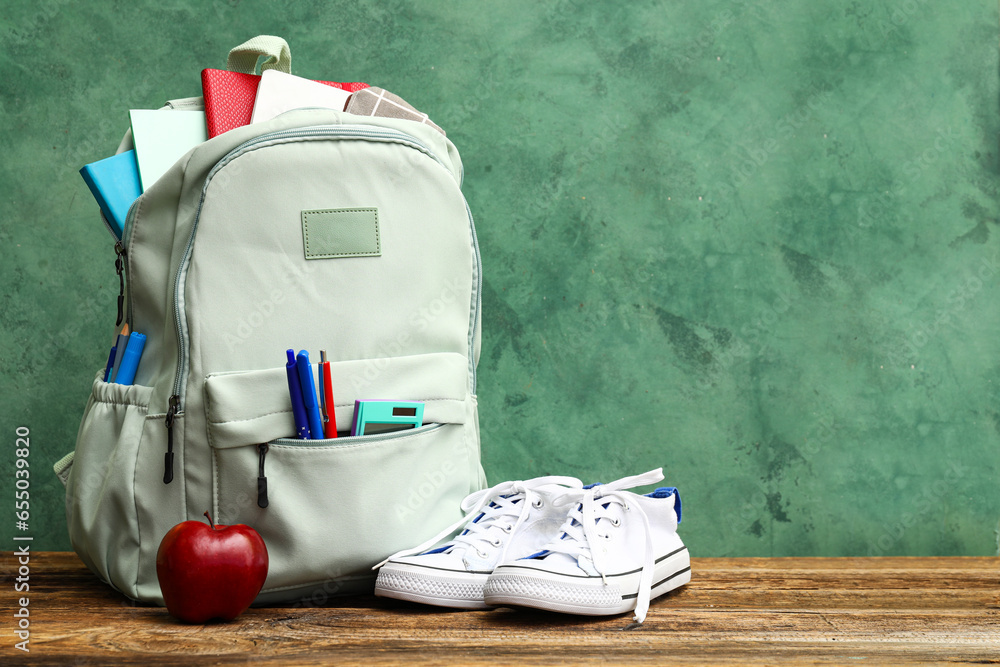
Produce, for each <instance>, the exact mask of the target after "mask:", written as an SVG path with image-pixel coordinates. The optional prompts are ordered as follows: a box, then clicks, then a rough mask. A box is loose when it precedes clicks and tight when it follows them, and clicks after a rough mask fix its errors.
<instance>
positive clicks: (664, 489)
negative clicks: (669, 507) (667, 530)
mask: <svg viewBox="0 0 1000 667" xmlns="http://www.w3.org/2000/svg"><path fill="white" fill-rule="evenodd" d="M646 496H647V497H649V498H669V497H670V496H673V497H674V512H676V513H677V523H680V522H681V492H680V491H678V490H677V488H676V487H673V486H661V487H660V488H658V489H657V490H656V491H653V492H652V493H647V494H646Z"/></svg>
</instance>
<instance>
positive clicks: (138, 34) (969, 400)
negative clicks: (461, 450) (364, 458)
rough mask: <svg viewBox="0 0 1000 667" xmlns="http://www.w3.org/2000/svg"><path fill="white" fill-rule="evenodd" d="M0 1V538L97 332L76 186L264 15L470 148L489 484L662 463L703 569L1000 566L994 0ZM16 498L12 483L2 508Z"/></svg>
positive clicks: (42, 505) (307, 52)
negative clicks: (946, 562)
mask: <svg viewBox="0 0 1000 667" xmlns="http://www.w3.org/2000/svg"><path fill="white" fill-rule="evenodd" d="M288 5H289V7H287V8H286V7H285V3H274V2H265V1H263V0H242V1H241V0H227V1H221V0H213V1H203V2H195V1H194V0H173V1H168V2H164V1H163V0H157V1H156V2H150V1H148V0H140V1H137V2H129V3H117V2H116V3H110V2H87V3H82V2H69V1H68V0H36V1H35V2H34V3H27V2H4V3H3V12H2V16H3V18H2V19H0V26H2V29H0V44H2V54H0V71H2V72H3V77H2V81H0V104H2V108H0V117H2V119H3V133H2V137H0V139H2V155H3V160H2V161H0V192H2V198H0V216H2V232H0V241H2V247H3V249H4V255H5V261H3V262H2V263H0V276H2V278H0V279H2V282H3V286H4V289H3V301H2V310H0V320H2V333H0V371H2V374H3V375H2V385H0V392H2V396H0V400H2V406H3V407H2V414H3V429H2V431H0V434H2V435H0V446H2V447H3V449H4V454H3V456H2V458H0V465H2V472H0V474H2V478H3V483H2V488H3V493H0V516H6V517H7V518H6V519H3V520H0V539H3V541H4V543H5V545H6V546H3V547H2V548H3V549H11V548H13V544H14V543H13V542H12V541H11V537H12V535H13V534H15V533H16V532H17V531H16V529H15V526H14V518H13V513H14V509H13V475H14V472H13V466H14V451H13V450H14V438H15V428H16V427H18V426H26V427H28V428H30V430H31V438H32V440H31V442H32V445H31V447H32V449H31V456H30V462H31V468H30V471H31V475H32V477H31V484H32V486H31V493H32V496H31V498H32V515H31V522H30V528H29V531H28V534H31V535H32V536H33V537H34V538H35V542H34V545H35V548H38V549H67V548H69V541H68V538H67V537H66V531H65V523H64V520H63V517H62V505H61V502H62V501H61V486H60V485H59V483H58V481H57V480H56V479H55V477H54V476H53V475H52V474H51V472H50V467H51V464H52V462H54V461H55V460H56V459H58V458H59V457H60V456H62V454H64V453H66V452H67V451H69V450H70V449H71V448H72V446H73V440H74V437H75V433H76V427H77V424H78V423H79V417H80V414H81V411H82V409H83V406H84V403H85V399H86V397H87V394H88V391H89V385H90V380H91V378H92V377H93V372H94V369H95V368H96V367H98V366H100V365H101V364H102V363H103V362H104V360H105V357H104V355H105V354H106V351H107V346H108V343H109V341H110V339H111V330H112V327H113V323H114V314H115V313H114V310H115V294H116V292H117V278H116V276H115V272H114V253H113V252H112V248H111V246H110V244H109V242H108V236H107V233H106V231H105V230H104V229H103V227H102V225H101V223H100V221H99V219H98V217H97V212H96V206H95V205H94V203H93V200H92V199H91V197H90V195H89V193H88V191H87V189H86V187H85V185H84V184H83V181H82V180H81V178H80V177H79V175H78V173H77V170H78V169H79V167H80V166H81V165H82V164H84V163H86V162H90V161H93V160H96V159H99V158H101V157H105V156H106V155H109V154H111V153H112V152H113V151H114V149H115V147H116V146H117V144H118V141H119V139H120V137H121V134H122V132H123V131H124V129H125V128H126V127H127V124H128V117H127V110H128V109H129V108H130V107H137V108H143V107H145V108H152V107H156V106H159V105H160V104H162V103H163V102H164V101H165V100H166V99H169V98H175V97H185V96H190V95H197V94H200V80H199V72H200V70H201V69H202V68H204V67H222V66H224V63H225V55H226V53H227V51H228V49H229V48H230V47H232V46H235V45H236V44H238V43H240V42H242V41H244V40H246V39H247V38H249V37H251V36H253V35H255V34H262V33H267V34H277V35H281V36H283V37H285V38H286V39H287V40H288V41H289V43H290V44H291V48H292V55H293V60H292V63H293V72H294V73H296V74H300V75H302V76H307V77H312V78H328V79H334V80H362V81H368V82H371V83H374V84H377V85H380V86H383V87H385V88H387V89H389V90H392V91H393V92H396V93H398V94H400V95H402V96H403V97H404V98H405V99H407V100H408V101H410V102H412V103H413V104H415V105H416V106H417V107H419V108H420V109H421V110H424V111H427V112H428V113H429V114H430V115H431V117H432V119H434V120H435V121H436V122H438V123H439V124H440V125H442V126H443V127H445V128H446V129H447V130H448V132H449V136H450V137H451V138H452V139H453V140H454V141H455V143H456V144H457V145H458V147H459V149H460V150H461V151H462V154H463V157H464V160H465V166H466V177H465V192H466V195H467V197H468V199H469V202H470V205H471V206H472V209H473V212H474V213H475V216H476V221H477V227H478V231H479V240H480V244H481V248H482V254H483V258H484V264H485V273H486V284H485V298H484V304H483V309H484V310H483V315H484V320H483V324H484V326H483V332H484V337H483V340H484V342H483V355H482V360H481V364H480V375H479V377H480V385H479V396H480V417H481V425H482V434H483V450H484V451H483V453H484V463H485V466H486V470H487V473H488V475H489V478H490V480H491V481H492V482H497V481H502V480H504V479H511V478H518V477H531V476H535V475H540V474H544V473H552V474H573V475H578V476H580V477H582V478H583V479H584V480H585V481H595V480H610V479H614V478H617V477H620V476H623V475H626V474H633V473H638V472H642V471H645V470H647V469H650V468H653V467H658V466H663V468H664V470H665V472H666V474H667V477H668V482H669V483H672V484H675V485H677V486H679V487H680V489H681V491H682V495H683V497H684V500H685V522H684V524H683V526H682V530H683V534H684V536H685V538H686V540H687V542H688V543H689V545H690V546H691V550H692V552H693V553H694V554H695V555H698V556H723V555H741V556H742V555H778V556H781V555H882V554H884V555H891V554H911V555H936V554H941V555H951V554H995V553H997V550H998V530H1000V493H998V486H1000V485H998V481H1000V386H998V383H1000V373H998V370H1000V336H998V335H997V331H998V330H1000V308H998V307H997V303H998V296H1000V289H998V283H1000V229H998V222H1000V192H998V180H997V177H998V158H997V148H998V144H997V139H998V129H1000V104H998V98H1000V88H998V82H1000V77H998V73H1000V62H998V24H1000V21H998V7H997V3H996V1H995V0H961V1H958V0H950V1H947V2H945V1H941V2H930V0H895V1H874V2H846V1H845V2H838V1H834V0H794V1H788V2H778V1H776V0H774V1H769V0H760V1H750V0H745V1H743V0H733V1H729V2H724V1H720V0H706V1H705V2H681V1H680V0H674V1H669V2H641V1H639V2H631V3H621V2H617V1H609V0H605V1H600V2H594V1H591V2H583V1H580V2H574V1H572V0H554V1H541V2H539V1H535V0H532V1H530V2H529V1H527V0H520V1H518V2H506V1H505V2H503V3H501V2H492V3H490V2H461V3H456V4H455V5H453V4H452V3H418V2H372V1H367V0H363V1H352V2H342V1H340V0H324V1H322V2H295V3H288ZM4 503H8V505H6V508H5V505H4Z"/></svg>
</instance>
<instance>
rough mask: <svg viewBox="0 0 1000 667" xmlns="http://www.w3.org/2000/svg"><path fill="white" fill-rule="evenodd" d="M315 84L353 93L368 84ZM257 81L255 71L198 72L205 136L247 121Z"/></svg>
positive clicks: (216, 133)
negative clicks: (202, 101) (203, 98)
mask: <svg viewBox="0 0 1000 667" xmlns="http://www.w3.org/2000/svg"><path fill="white" fill-rule="evenodd" d="M318 83H324V84H326V85H328V86H333V87H334V88H340V89H341V90H346V91H347V92H349V93H356V92H358V91H359V90H361V89H363V88H367V87H368V84H367V83H360V82H354V83H337V82H334V81H319V82H318ZM259 84H260V75H259V74H243V73H241V72H230V71H227V70H224V69H204V70H202V71H201V89H202V94H203V95H204V96H205V119H206V121H207V122H208V138H209V139H211V138H212V137H215V136H218V135H220V134H222V133H223V132H228V131H229V130H232V129H234V128H237V127H242V126H244V125H249V124H250V117H251V116H252V115H253V103H254V101H255V100H256V99H257V86H258V85H259Z"/></svg>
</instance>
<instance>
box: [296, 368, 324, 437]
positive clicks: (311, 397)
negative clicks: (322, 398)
mask: <svg viewBox="0 0 1000 667" xmlns="http://www.w3.org/2000/svg"><path fill="white" fill-rule="evenodd" d="M295 361H296V365H297V366H298V368H299V383H300V384H301V385H302V402H303V403H304V404H305V407H306V418H307V420H308V424H309V436H310V438H312V439H313V440H322V439H323V420H322V419H321V418H320V416H319V402H318V401H317V400H316V382H315V380H313V374H312V364H310V363H309V353H308V352H306V351H305V350H302V351H301V352H299V356H298V357H296V358H295Z"/></svg>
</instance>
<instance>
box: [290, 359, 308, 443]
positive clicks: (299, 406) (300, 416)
mask: <svg viewBox="0 0 1000 667" xmlns="http://www.w3.org/2000/svg"><path fill="white" fill-rule="evenodd" d="M285 354H287V355H288V363H286V364H285V374H286V375H287V376H288V395H289V397H290V398H291V399H292V417H294V418H295V434H296V437H298V438H301V439H302V440H308V439H309V418H308V417H307V416H306V406H305V404H304V403H303V402H302V384H301V383H300V382H299V372H298V366H297V365H296V362H295V350H288V351H287V352H286V353H285Z"/></svg>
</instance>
